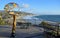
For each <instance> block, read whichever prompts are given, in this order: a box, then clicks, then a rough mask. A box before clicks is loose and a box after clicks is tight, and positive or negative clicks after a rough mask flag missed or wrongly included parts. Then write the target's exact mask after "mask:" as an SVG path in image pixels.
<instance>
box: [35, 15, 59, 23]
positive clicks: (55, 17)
mask: <svg viewBox="0 0 60 38" xmlns="http://www.w3.org/2000/svg"><path fill="white" fill-rule="evenodd" d="M35 17H37V18H39V19H42V20H46V21H53V22H60V15H39V16H35Z"/></svg>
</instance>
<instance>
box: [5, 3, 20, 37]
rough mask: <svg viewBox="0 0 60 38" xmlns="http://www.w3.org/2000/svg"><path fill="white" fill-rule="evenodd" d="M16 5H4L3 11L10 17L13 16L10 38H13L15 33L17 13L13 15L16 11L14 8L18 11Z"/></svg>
mask: <svg viewBox="0 0 60 38" xmlns="http://www.w3.org/2000/svg"><path fill="white" fill-rule="evenodd" d="M18 7H19V6H18V4H16V3H8V4H6V5H5V7H4V9H5V11H6V12H8V13H9V14H10V15H12V16H13V26H12V33H11V37H15V31H16V16H17V15H18V13H15V12H14V11H15V10H16V9H15V8H17V9H18Z"/></svg>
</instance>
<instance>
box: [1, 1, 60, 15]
mask: <svg viewBox="0 0 60 38" xmlns="http://www.w3.org/2000/svg"><path fill="white" fill-rule="evenodd" d="M10 2H15V3H17V4H18V5H19V6H20V7H24V8H20V9H21V10H19V11H25V12H29V13H33V14H39V15H52V14H53V15H60V0H0V10H4V6H5V5H6V4H8V3H10Z"/></svg>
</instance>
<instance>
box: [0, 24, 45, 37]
mask: <svg viewBox="0 0 60 38" xmlns="http://www.w3.org/2000/svg"><path fill="white" fill-rule="evenodd" d="M11 28H12V26H8V25H3V26H1V25H0V38H10V35H11ZM43 32H44V29H43V28H40V27H30V28H28V29H20V27H19V26H17V28H16V37H15V38H45V37H44V35H43Z"/></svg>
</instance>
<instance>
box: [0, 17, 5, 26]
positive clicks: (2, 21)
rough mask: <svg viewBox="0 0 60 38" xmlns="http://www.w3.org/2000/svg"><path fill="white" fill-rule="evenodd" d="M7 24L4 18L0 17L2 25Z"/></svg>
mask: <svg viewBox="0 0 60 38" xmlns="http://www.w3.org/2000/svg"><path fill="white" fill-rule="evenodd" d="M4 24H6V23H5V21H4V20H3V19H2V17H0V25H4Z"/></svg>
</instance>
